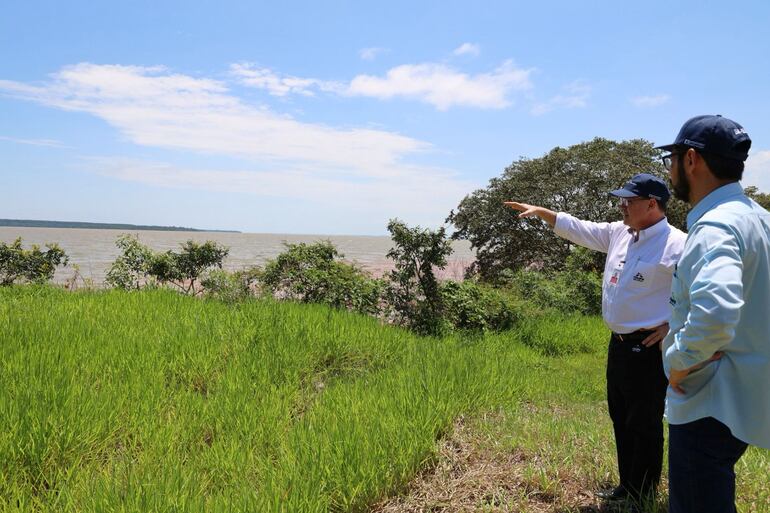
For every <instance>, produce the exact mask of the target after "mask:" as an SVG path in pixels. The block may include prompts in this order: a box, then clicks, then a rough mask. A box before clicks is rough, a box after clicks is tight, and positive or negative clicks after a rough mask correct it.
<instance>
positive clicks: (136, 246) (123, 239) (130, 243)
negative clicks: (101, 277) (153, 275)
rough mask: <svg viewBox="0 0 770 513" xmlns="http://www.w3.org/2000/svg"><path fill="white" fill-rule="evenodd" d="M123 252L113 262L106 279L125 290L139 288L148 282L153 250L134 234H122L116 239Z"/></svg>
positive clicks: (116, 243) (112, 284) (110, 283)
mask: <svg viewBox="0 0 770 513" xmlns="http://www.w3.org/2000/svg"><path fill="white" fill-rule="evenodd" d="M115 245H116V246H117V247H118V249H120V250H121V254H120V255H119V256H118V258H117V259H115V261H114V262H113V263H112V265H111V266H110V268H109V270H108V271H107V276H106V278H105V281H106V282H107V283H108V284H109V285H111V286H112V287H115V288H118V289H123V290H138V289H140V288H142V286H144V285H146V284H147V283H148V280H149V277H150V265H151V264H152V260H153V256H154V253H153V251H152V250H151V249H150V248H148V247H147V246H144V245H143V244H141V243H140V242H139V239H138V238H137V237H136V236H133V235H128V234H126V235H121V236H120V237H118V240H116V241H115Z"/></svg>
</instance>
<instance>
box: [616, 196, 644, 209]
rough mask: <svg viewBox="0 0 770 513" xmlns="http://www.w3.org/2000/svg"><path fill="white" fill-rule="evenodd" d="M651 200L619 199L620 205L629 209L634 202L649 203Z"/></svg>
mask: <svg viewBox="0 0 770 513" xmlns="http://www.w3.org/2000/svg"><path fill="white" fill-rule="evenodd" d="M648 199H649V198H619V202H618V203H619V205H620V206H621V207H628V206H629V205H631V203H633V202H634V201H647V200H648Z"/></svg>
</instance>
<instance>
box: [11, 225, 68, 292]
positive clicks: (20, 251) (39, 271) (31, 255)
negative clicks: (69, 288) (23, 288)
mask: <svg viewBox="0 0 770 513" xmlns="http://www.w3.org/2000/svg"><path fill="white" fill-rule="evenodd" d="M46 248H47V250H46V251H42V250H41V249H40V246H38V245H32V248H30V249H24V248H22V246H21V237H19V238H17V239H16V240H15V241H13V242H12V243H11V244H10V245H9V244H6V243H4V242H0V285H3V286H8V285H12V284H13V283H14V282H15V281H17V280H24V281H27V282H30V283H45V282H47V281H50V280H51V279H53V275H54V273H55V272H56V268H57V267H58V266H60V265H62V266H66V265H67V263H68V262H69V257H68V256H67V254H66V253H65V252H64V250H63V249H61V248H60V247H59V246H58V245H57V244H46Z"/></svg>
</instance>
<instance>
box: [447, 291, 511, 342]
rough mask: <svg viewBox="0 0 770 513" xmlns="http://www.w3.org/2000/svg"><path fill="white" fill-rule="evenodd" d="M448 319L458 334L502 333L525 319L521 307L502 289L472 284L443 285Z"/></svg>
mask: <svg viewBox="0 0 770 513" xmlns="http://www.w3.org/2000/svg"><path fill="white" fill-rule="evenodd" d="M441 295H442V300H443V304H444V318H445V319H446V321H447V322H449V324H451V326H452V327H453V328H454V329H456V330H462V331H483V332H486V331H502V330H506V329H510V328H512V327H513V326H514V325H515V324H516V323H517V322H518V321H519V319H520V317H521V305H520V303H518V302H516V301H515V300H514V299H513V298H512V297H511V296H510V295H509V294H506V293H505V292H504V291H502V290H500V289H494V288H492V287H489V286H486V285H481V284H479V283H477V282H475V281H472V280H465V281H464V282H462V283H458V282H454V281H446V282H443V283H442V284H441Z"/></svg>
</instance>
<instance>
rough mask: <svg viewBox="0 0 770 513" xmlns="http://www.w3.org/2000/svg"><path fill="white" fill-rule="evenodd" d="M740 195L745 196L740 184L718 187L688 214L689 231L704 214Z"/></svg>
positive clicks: (732, 183)
mask: <svg viewBox="0 0 770 513" xmlns="http://www.w3.org/2000/svg"><path fill="white" fill-rule="evenodd" d="M738 195H741V196H742V195H743V187H741V184H740V183H738V182H731V183H728V184H726V185H722V186H721V187H717V188H716V189H714V190H713V191H711V192H710V193H708V194H707V195H706V196H705V197H704V198H702V199H701V200H700V201H699V202H698V203H697V204H696V205H695V206H694V207H693V208H692V210H690V213H689V214H687V229H688V230H689V229H690V228H692V225H694V224H695V223H696V222H698V219H700V218H701V217H703V214H705V213H706V212H708V211H709V210H711V209H712V208H714V207H716V206H717V205H719V204H721V203H724V202H725V201H727V200H728V199H730V198H732V197H734V196H738Z"/></svg>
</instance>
